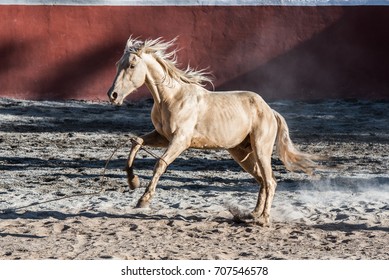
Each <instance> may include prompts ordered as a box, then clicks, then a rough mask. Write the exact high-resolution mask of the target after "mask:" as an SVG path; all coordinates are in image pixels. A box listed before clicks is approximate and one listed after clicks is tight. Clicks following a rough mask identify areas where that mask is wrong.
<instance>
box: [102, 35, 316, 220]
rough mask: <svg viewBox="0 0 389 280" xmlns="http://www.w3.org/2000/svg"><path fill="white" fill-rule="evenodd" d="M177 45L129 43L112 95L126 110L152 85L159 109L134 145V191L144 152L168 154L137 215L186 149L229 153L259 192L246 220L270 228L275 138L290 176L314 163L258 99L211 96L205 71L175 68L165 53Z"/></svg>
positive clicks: (236, 94)
mask: <svg viewBox="0 0 389 280" xmlns="http://www.w3.org/2000/svg"><path fill="white" fill-rule="evenodd" d="M174 41H175V40H172V41H170V42H165V41H163V40H161V39H156V40H146V41H140V40H137V39H132V38H131V37H130V39H128V41H127V44H126V47H125V50H124V54H123V56H122V57H121V59H120V60H119V62H118V63H117V74H116V77H115V79H114V82H113V85H112V87H111V88H110V89H109V91H108V96H109V99H110V101H111V103H113V104H116V105H121V104H122V103H123V100H124V99H125V98H126V97H127V96H128V95H129V94H131V93H132V92H133V91H134V90H136V89H137V88H139V87H140V86H142V85H143V84H146V86H147V87H148V89H149V90H150V92H151V94H152V96H153V99H154V105H153V108H152V111H151V120H152V122H153V125H154V127H155V130H153V131H152V132H150V133H148V134H146V135H143V136H141V137H138V138H136V139H135V140H134V141H133V146H132V149H131V151H130V154H129V158H128V165H127V168H126V170H127V175H128V182H129V185H130V188H131V189H135V188H137V187H139V179H138V177H137V176H136V175H134V173H133V162H134V159H135V156H136V153H137V152H138V150H139V149H140V148H141V145H147V146H153V147H166V148H167V149H166V151H165V153H164V154H163V156H162V157H161V158H160V159H159V160H158V161H157V163H156V165H155V168H154V173H153V177H152V179H151V181H150V183H149V185H148V187H147V188H146V191H145V193H144V194H143V196H142V197H141V198H140V200H139V202H138V204H137V207H147V206H148V205H149V202H150V199H151V198H152V197H153V195H154V193H155V189H156V186H157V183H158V180H159V178H160V176H161V175H162V174H163V173H164V172H165V170H166V168H167V167H168V165H169V164H171V163H172V162H173V161H174V160H175V159H176V158H177V157H178V156H179V155H180V154H181V153H182V152H183V151H185V150H186V149H188V148H202V149H218V148H223V149H227V150H228V152H229V153H230V154H231V156H232V157H233V159H234V160H236V162H237V163H239V164H240V166H241V167H242V168H243V169H244V170H246V171H247V172H248V173H250V174H251V175H252V176H254V178H255V179H256V181H257V182H258V184H260V185H261V188H260V191H259V195H258V201H257V204H256V207H255V209H254V210H253V211H252V212H251V213H250V214H249V215H248V217H250V218H253V219H255V220H256V221H258V222H259V223H260V224H262V225H266V224H268V223H269V221H270V219H269V217H270V208H271V204H272V201H273V196H274V192H275V189H276V181H275V178H274V176H273V171H272V167H271V155H272V151H273V146H274V142H275V140H276V138H277V150H278V153H279V156H280V158H281V160H282V162H283V163H284V165H285V166H286V168H287V169H289V170H302V171H304V172H306V173H311V172H312V170H313V168H314V167H315V164H314V163H313V161H312V160H311V159H312V158H313V157H312V156H310V155H307V154H304V153H302V152H300V151H298V150H297V149H296V148H295V147H294V146H293V144H292V141H291V140H290V138H289V132H288V127H287V125H286V122H285V120H284V118H283V117H282V116H281V115H280V114H279V113H277V112H275V111H274V110H272V109H271V108H270V107H269V106H268V104H266V103H265V101H264V100H263V99H262V98H261V97H260V96H259V95H258V94H256V93H253V92H248V91H231V92H211V91H208V90H206V89H205V88H204V87H203V83H204V82H210V79H209V78H207V77H206V76H205V74H204V72H203V71H194V70H192V69H191V68H189V67H188V68H187V69H186V70H180V69H178V68H177V67H176V59H175V54H176V51H172V52H167V49H168V48H170V47H171V46H172V44H173V43H174Z"/></svg>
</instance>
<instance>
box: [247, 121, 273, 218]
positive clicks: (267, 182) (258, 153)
mask: <svg viewBox="0 0 389 280" xmlns="http://www.w3.org/2000/svg"><path fill="white" fill-rule="evenodd" d="M263 127H264V126H263ZM267 128H268V130H267V133H263V131H262V129H258V130H257V131H255V132H254V133H252V135H251V136H250V139H251V141H250V142H251V146H252V148H253V152H254V156H255V158H256V160H257V164H258V167H259V171H260V173H261V177H262V179H263V184H262V188H261V192H260V194H259V196H258V201H257V205H256V206H255V209H254V211H253V212H252V214H253V216H255V217H256V218H257V219H258V222H259V223H260V224H262V225H268V224H269V223H270V209H271V205H272V202H273V197H274V193H275V190H276V186H277V182H276V180H275V177H274V174H273V170H272V167H271V155H272V153H273V146H274V142H275V138H276V132H275V131H272V129H271V128H272V127H271V126H270V125H269V126H268V127H267ZM274 128H276V126H274ZM272 132H274V133H272Z"/></svg>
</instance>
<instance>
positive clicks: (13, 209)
mask: <svg viewBox="0 0 389 280" xmlns="http://www.w3.org/2000/svg"><path fill="white" fill-rule="evenodd" d="M129 141H132V142H135V143H137V144H138V145H141V144H140V143H139V142H138V141H136V139H135V137H131V138H129V139H127V140H125V141H123V142H121V143H120V144H119V145H118V146H117V147H116V148H115V150H114V151H113V152H112V153H111V155H110V156H109V157H108V159H107V160H106V162H105V165H104V169H103V172H102V173H101V175H100V180H99V183H100V189H99V190H98V191H95V192H89V193H79V194H71V195H66V196H63V197H60V198H54V199H49V200H45V201H42V202H33V203H30V204H28V205H24V206H19V207H10V208H5V209H0V213H3V214H8V213H13V212H15V211H17V210H21V209H26V208H30V207H32V206H36V205H42V204H47V203H50V202H54V201H60V200H65V199H70V198H74V197H82V196H94V195H99V194H102V193H103V192H104V191H105V188H104V186H103V181H104V179H105V178H106V177H105V172H106V170H107V167H108V164H109V162H110V161H111V159H112V157H113V156H114V155H115V154H116V152H117V151H118V150H119V149H120V148H122V147H123V146H124V145H126V144H127V143H128V142H129ZM141 149H142V150H143V151H145V152H146V153H148V154H149V155H151V156H152V157H154V158H156V159H160V157H158V156H157V155H156V154H154V153H153V152H151V151H149V150H148V149H146V148H144V147H143V146H142V145H141Z"/></svg>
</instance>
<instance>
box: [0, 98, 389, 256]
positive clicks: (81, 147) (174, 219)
mask: <svg viewBox="0 0 389 280" xmlns="http://www.w3.org/2000/svg"><path fill="white" fill-rule="evenodd" d="M270 105H271V106H272V107H273V108H274V109H276V110H277V111H279V112H280V113H281V114H282V115H283V116H284V117H285V118H286V120H287V122H288V125H289V128H290V131H291V137H292V139H293V141H294V142H295V143H296V145H297V146H298V147H299V148H300V149H301V150H303V151H305V152H309V153H313V154H319V155H327V156H330V157H331V160H329V161H328V162H326V163H324V164H323V167H326V168H327V169H326V170H319V171H317V173H316V176H315V177H314V178H311V177H309V176H307V175H305V174H301V173H291V172H288V171H286V170H285V168H284V167H283V165H282V164H281V162H280V161H279V159H278V158H277V156H275V155H274V156H273V168H274V171H275V176H276V178H277V181H278V187H277V191H276V195H275V199H274V203H273V207H272V212H271V215H272V216H271V220H272V224H271V226H270V227H265V228H264V227H260V226H258V225H255V224H242V223H237V222H235V221H234V220H233V217H232V215H231V213H230V212H229V211H228V208H229V206H231V205H232V206H234V207H239V208H241V209H242V210H251V209H252V208H253V207H254V205H255V202H256V197H257V190H258V186H257V185H256V184H255V181H254V180H253V179H252V178H251V176H250V175H248V174H247V173H245V172H243V171H242V170H241V168H240V167H239V166H238V165H237V164H236V163H235V162H234V161H233V160H232V159H231V158H230V156H229V155H228V153H227V152H225V151H223V150H218V151H212V150H189V151H186V152H185V153H184V154H182V155H181V156H180V157H179V158H178V159H177V160H176V161H175V162H174V163H173V164H172V165H171V166H170V167H169V169H168V171H167V172H166V174H164V176H163V177H162V178H161V181H160V183H159V185H158V188H157V193H156V195H155V197H154V199H153V201H152V204H151V206H150V208H149V209H135V208H134V206H135V204H136V202H137V200H138V198H139V197H140V196H141V194H142V193H143V191H144V188H140V189H137V190H135V191H129V189H128V188H127V186H126V178H125V173H124V172H123V170H122V169H123V167H124V164H125V161H126V158H127V153H128V151H129V144H127V145H125V146H124V147H122V148H120V149H119V150H118V151H117V153H116V154H115V155H114V156H113V158H112V160H111V162H110V163H109V166H108V169H107V170H106V174H105V175H106V176H105V177H106V178H105V180H103V181H100V179H101V174H102V172H103V170H104V165H105V162H106V160H107V159H108V157H109V156H110V154H111V153H112V152H113V151H114V149H115V148H116V147H117V145H119V144H120V143H123V141H125V140H127V139H128V138H129V137H131V135H141V134H142V133H146V132H148V131H150V130H151V129H152V125H151V121H150V118H149V114H150V110H151V102H150V101H144V102H140V103H127V104H125V105H124V106H122V107H113V106H111V105H110V104H108V103H107V102H82V101H66V102H49V101H21V100H15V99H4V98H3V99H0V147H1V148H0V209H2V210H4V211H2V212H0V259H3V260H4V259H229V260H232V259H388V258H389V235H388V233H389V219H388V216H389V215H388V213H389V204H388V201H389V172H388V165H389V164H388V162H389V127H388V122H389V103H388V102H372V101H360V100H350V101H342V100H328V101H320V102H300V101H278V102H271V103H270ZM152 151H154V152H155V153H156V154H158V155H161V154H162V151H161V150H159V149H153V150H152ZM154 163H155V159H154V158H153V157H151V156H150V155H149V154H147V153H145V152H143V151H141V152H139V154H138V157H137V161H136V173H137V174H138V175H139V177H140V179H141V181H142V185H143V186H144V185H145V184H146V183H147V182H148V180H149V179H150V176H151V174H152V169H153V165H154ZM101 187H102V188H104V192H101V193H100V194H98V195H93V196H82V197H74V198H71V199H63V200H60V201H54V202H51V203H46V204H40V205H33V206H31V207H28V208H23V209H19V210H17V211H6V210H7V209H10V208H15V207H22V206H25V205H29V204H31V203H34V202H42V201H45V200H50V199H56V198H63V197H65V196H67V195H72V194H82V193H87V192H96V191H99V190H100V188H101Z"/></svg>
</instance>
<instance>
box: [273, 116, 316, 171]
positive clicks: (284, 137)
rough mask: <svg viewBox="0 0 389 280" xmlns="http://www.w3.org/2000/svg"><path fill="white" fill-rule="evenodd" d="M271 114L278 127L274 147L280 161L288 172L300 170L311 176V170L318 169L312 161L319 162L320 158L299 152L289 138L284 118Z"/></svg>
mask: <svg viewBox="0 0 389 280" xmlns="http://www.w3.org/2000/svg"><path fill="white" fill-rule="evenodd" d="M273 112H274V116H275V117H276V119H277V125H278V130H277V142H276V147H277V152H278V155H279V157H280V159H281V161H282V162H283V163H284V165H285V167H286V169H288V170H289V171H298V170H301V171H304V172H305V173H307V174H309V175H312V173H313V170H314V169H316V168H317V167H318V166H317V164H316V163H315V162H314V161H313V160H319V159H321V157H319V156H313V155H309V154H306V153H303V152H300V151H299V150H298V149H297V148H296V147H295V146H294V145H293V142H292V140H291V139H290V137H289V129H288V125H287V124H286V121H285V119H284V117H283V116H281V115H280V114H279V113H278V112H276V111H274V110H273Z"/></svg>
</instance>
